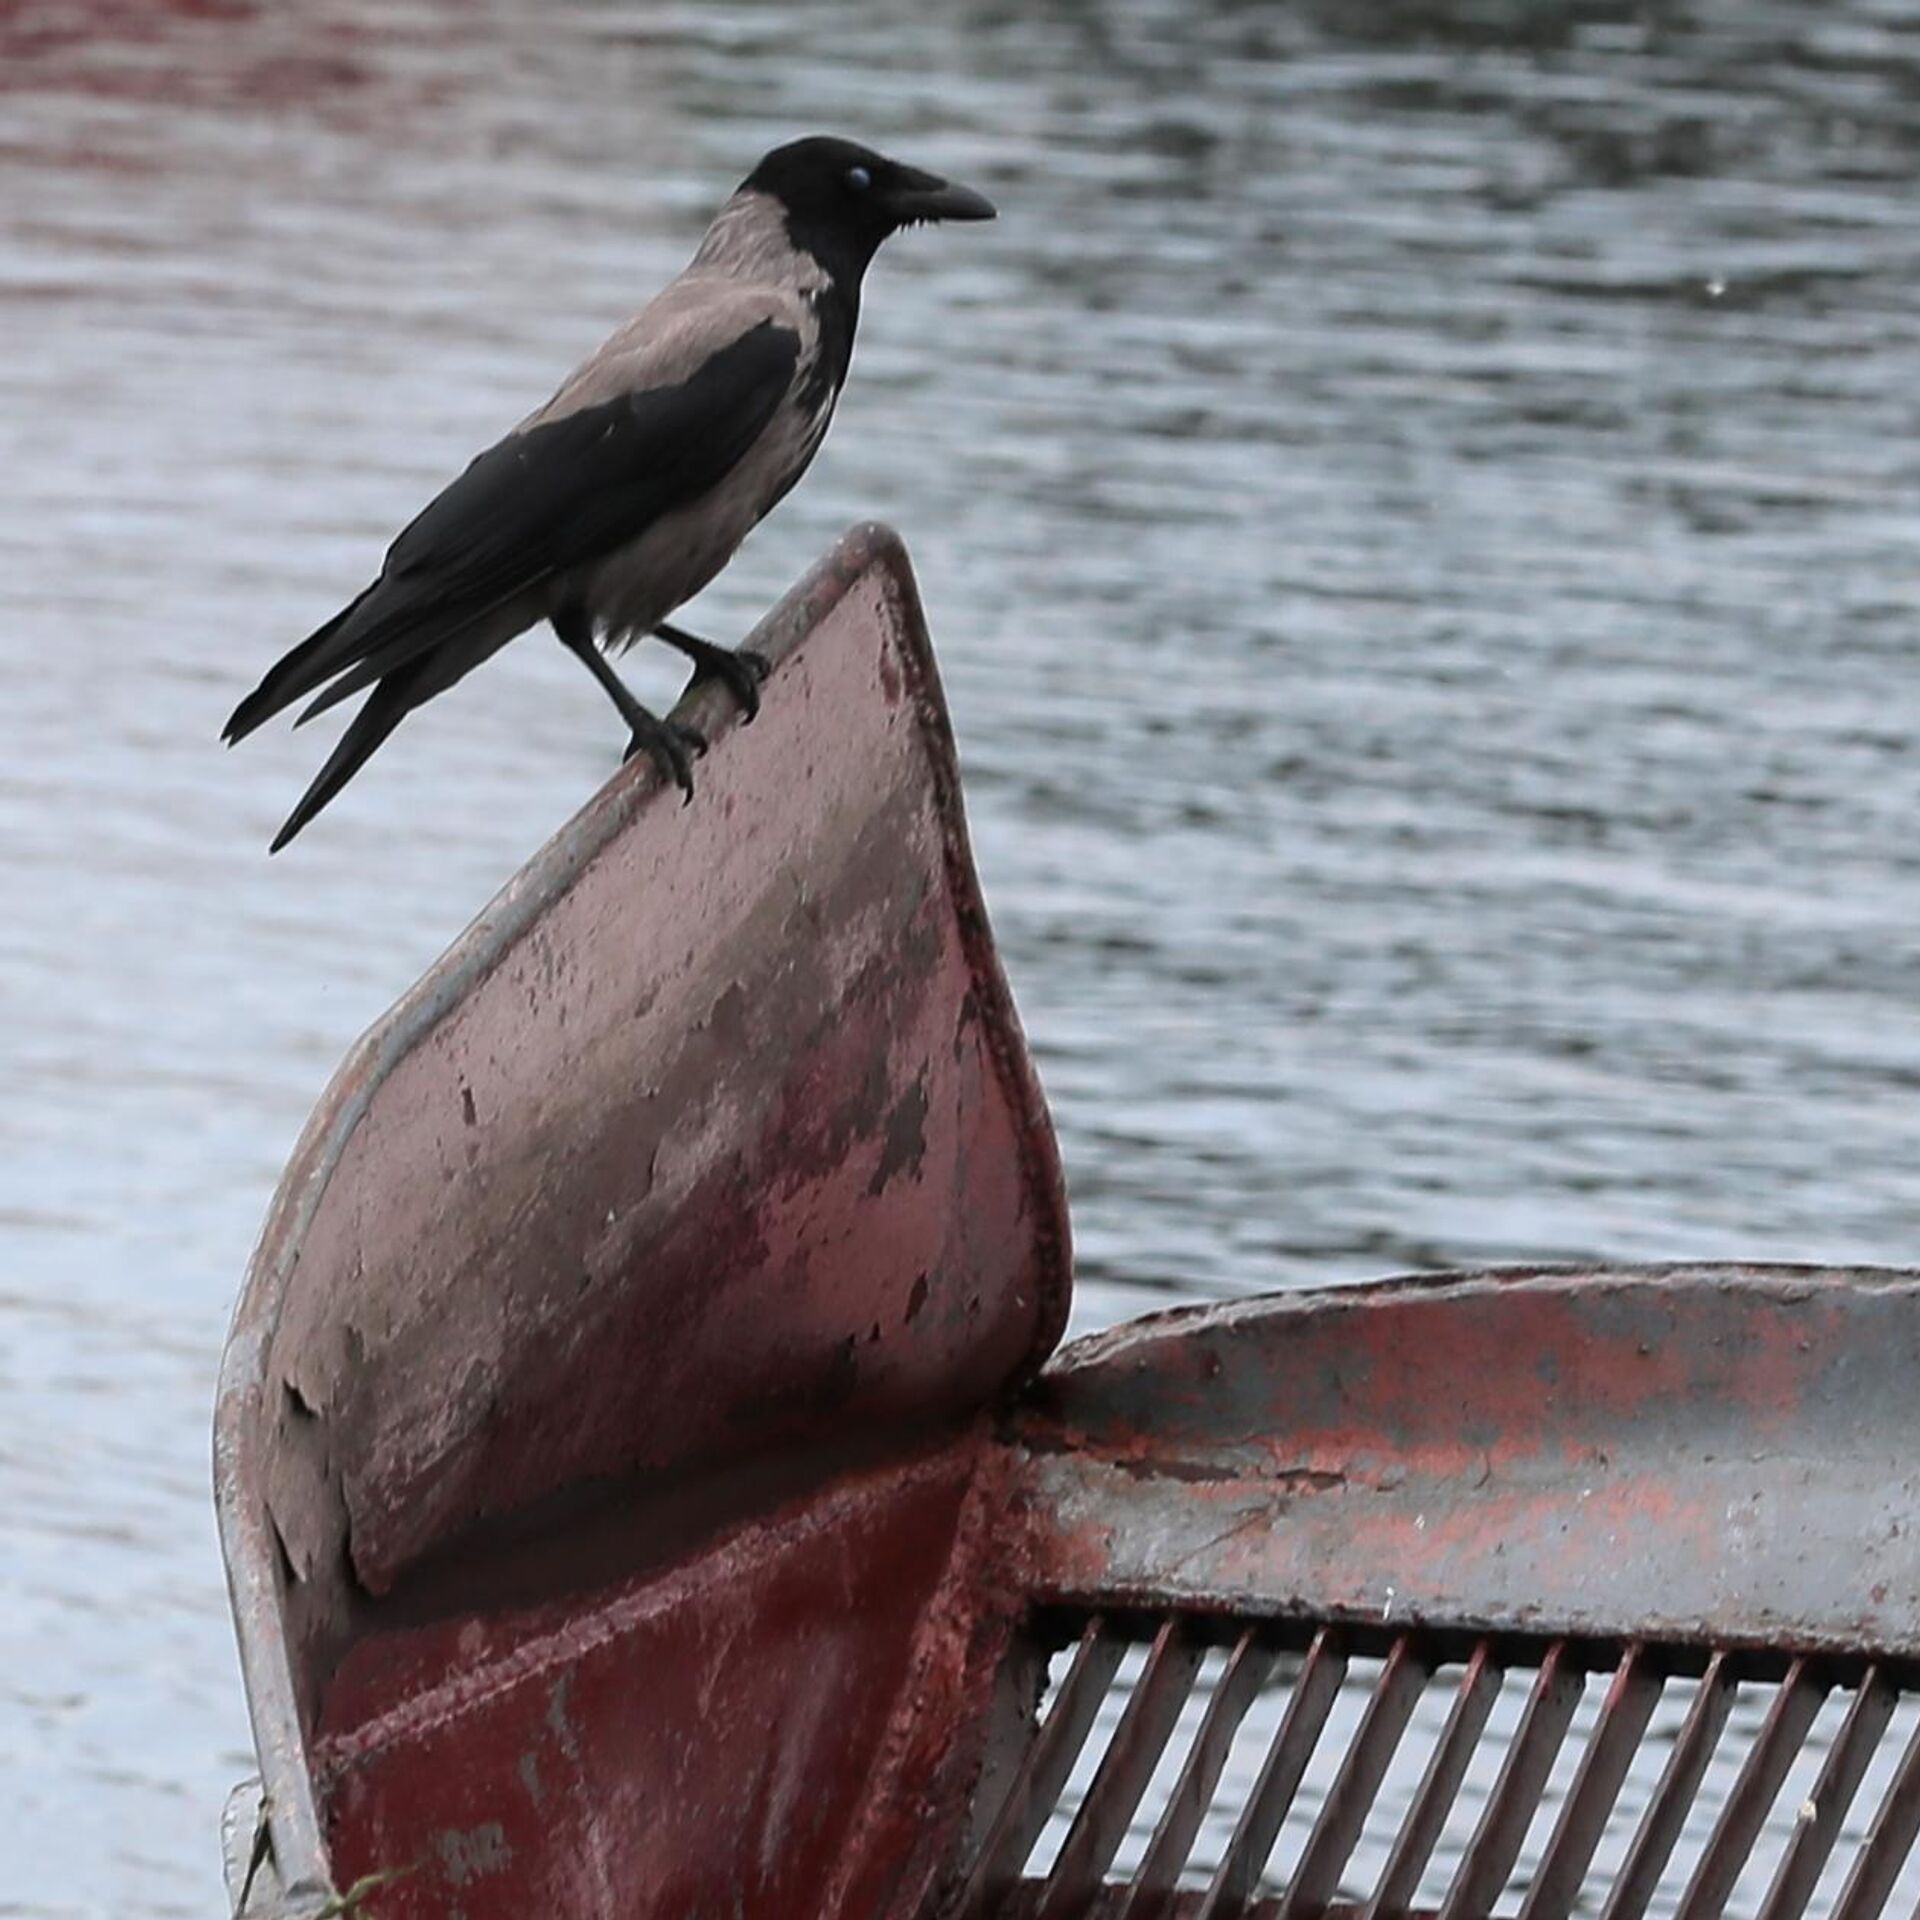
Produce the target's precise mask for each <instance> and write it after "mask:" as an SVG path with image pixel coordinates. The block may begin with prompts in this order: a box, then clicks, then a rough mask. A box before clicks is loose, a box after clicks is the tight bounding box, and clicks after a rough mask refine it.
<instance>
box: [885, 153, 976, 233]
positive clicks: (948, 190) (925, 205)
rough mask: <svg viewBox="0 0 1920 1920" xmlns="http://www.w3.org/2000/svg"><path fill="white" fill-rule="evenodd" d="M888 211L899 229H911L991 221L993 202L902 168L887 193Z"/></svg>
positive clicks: (933, 175) (935, 177)
mask: <svg viewBox="0 0 1920 1920" xmlns="http://www.w3.org/2000/svg"><path fill="white" fill-rule="evenodd" d="M887 211H888V212H889V213H890V214H892V215H893V217H894V219H895V220H896V221H897V222H898V223H899V224H900V225H901V226H903V227H910V226H914V225H917V224H918V223H919V222H920V221H922V220H991V219H992V218H993V202H992V201H991V200H989V199H988V198H987V197H986V195H985V194H983V193H975V192H974V190H973V189H972V188H971V187H961V186H956V185H955V184H954V183H953V182H952V181H951V180H942V179H941V178H940V176H939V175H938V174H937V173H921V172H920V171H918V169H916V168H911V167H902V168H901V169H900V175H899V178H898V179H896V180H895V181H894V183H893V185H892V186H891V187H890V188H889V189H888V191H887Z"/></svg>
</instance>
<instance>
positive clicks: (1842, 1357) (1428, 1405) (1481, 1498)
mask: <svg viewBox="0 0 1920 1920" xmlns="http://www.w3.org/2000/svg"><path fill="white" fill-rule="evenodd" d="M1916 1379H1920V1278H1917V1277H1916V1276H1915V1275H1913V1274H1910V1273H1875V1274H1846V1273H1822V1272H1818V1271H1813V1270H1804V1269H1794V1268H1757V1267H1756V1268H1707V1269H1701V1268H1669V1269H1645V1270H1631V1269H1629V1270H1617V1271H1611V1272H1606V1273H1599V1274H1577V1273H1518V1274H1508V1275H1493V1276H1454V1275H1448V1276H1437V1277H1434V1278H1432V1279H1419V1280H1410V1281H1397V1282H1389V1283H1384V1284H1382V1285H1379V1286H1374V1287H1362V1288H1350V1289H1341V1290H1338V1291H1335V1292H1331V1293H1323V1294H1313V1295H1293V1296H1288V1297H1284V1298H1276V1299H1268V1300H1260V1301H1252V1302H1247V1303H1243V1304H1236V1305H1233V1306H1226V1307H1217V1308H1205V1309H1196V1310H1192V1311H1187V1312H1181V1313H1174V1314H1165V1315H1157V1316H1154V1317H1153V1318H1150V1319H1147V1320H1144V1321H1140V1322H1136V1323H1134V1324H1133V1325H1131V1326H1128V1327H1123V1328H1119V1329H1116V1330H1115V1331H1114V1332H1113V1333H1111V1334H1107V1335H1101V1336H1097V1337H1096V1338H1094V1339H1092V1340H1090V1341H1083V1342H1080V1343H1079V1344H1077V1345H1076V1346H1075V1347H1074V1348H1072V1349H1071V1350H1069V1352H1067V1353H1066V1354H1064V1355H1062V1356H1061V1359H1060V1361H1059V1362H1058V1363H1057V1365H1056V1366H1055V1367H1054V1368H1052V1369H1050V1370H1049V1372H1048V1374H1047V1375H1046V1377H1045V1379H1044V1380H1043V1381H1042V1382H1041V1383H1040V1385H1039V1386H1038V1387H1037V1388H1036V1390H1035V1393H1034V1395H1033V1398H1032V1403H1031V1411H1030V1413H1029V1414H1028V1416H1027V1417H1026V1418H1025V1420H1024V1421H1023V1424H1022V1426H1021V1429H1020V1436H1021V1438H1022V1440H1023V1441H1024V1443H1025V1444H1026V1446H1027V1447H1028V1449H1029V1450H1030V1456H1031V1468H1030V1478H1031V1482H1032V1486H1033V1490H1034V1496H1035V1499H1036V1501H1037V1502H1038V1503H1039V1504H1040V1506H1041V1507H1042V1509H1043V1510H1044V1511H1045V1512H1046V1514H1047V1515H1048V1517H1049V1526H1050V1528H1051V1533H1050V1535H1049V1536H1048V1538H1049V1546H1048V1551H1047V1553H1046V1556H1045V1557H1044V1559H1043V1560H1042V1562H1041V1563H1040V1564H1039V1565H1037V1566H1036V1567H1035V1568H1034V1570H1033V1578H1034V1584H1035V1587H1036V1590H1037V1591H1038V1592H1039V1593H1041V1594H1042V1595H1045V1596H1048V1597H1058V1598H1062V1599H1072V1598H1075V1597H1076V1596H1082V1595H1084V1596H1089V1597H1091V1598H1094V1599H1098V1598H1100V1597H1102V1596H1111V1595H1115V1594H1128V1593H1135V1592H1137V1593H1141V1594H1147V1595H1153V1596H1156V1597H1157V1598H1159V1599H1162V1600H1164V1601H1166V1602H1168V1603H1173V1602H1179V1603H1182V1604H1191V1605H1207V1606H1217V1607H1221V1608H1226V1609H1229V1610H1231V1609H1236V1608H1245V1609H1250V1610H1252V1611H1254V1612H1266V1611H1274V1610H1278V1611H1292V1612H1295V1613H1298V1614H1301V1615H1305V1616H1309V1617H1320V1616H1324V1617H1328V1618H1357V1619H1364V1620H1369V1621H1382V1620H1384V1621H1387V1622H1389V1623H1392V1622H1397V1621H1402V1620H1411V1621H1423V1620H1424V1621H1444V1622H1448V1623H1451V1624H1454V1625H1456V1626H1458V1627H1462V1628H1468V1627H1471V1628H1474V1629H1478V1630H1498V1629H1502V1628H1513V1629H1518V1630H1521V1631H1526V1632H1530V1633H1554V1632H1563V1633H1568V1634H1584V1635H1589V1636H1613V1637H1616V1638H1619V1639H1623V1640H1625V1639H1633V1638H1653V1639H1667V1640H1675V1641H1685V1640H1690V1639H1691V1640H1696V1641H1699V1642H1700V1643H1702V1644H1725V1643H1729V1642H1751V1643H1756V1644H1763V1645H1773V1644H1780V1645H1784V1646H1787V1647H1790V1648H1794V1649H1801V1650H1807V1651H1812V1650H1816V1649H1819V1648H1822V1647H1828V1648H1833V1649H1836V1650H1842V1651H1853V1650H1856V1649H1861V1648H1865V1649H1875V1648H1885V1649H1887V1650H1889V1651H1903V1650H1909V1649H1912V1648H1913V1647H1915V1646H1916V1645H1917V1644H1920V1527H1916V1526H1915V1525H1913V1524H1912V1521H1913V1516H1914V1515H1915V1513H1916V1512H1917V1511H1920V1448H1917V1447H1916V1446H1915V1414H1914V1404H1915V1403H1914V1398H1913V1382H1914V1381H1915V1380H1916Z"/></svg>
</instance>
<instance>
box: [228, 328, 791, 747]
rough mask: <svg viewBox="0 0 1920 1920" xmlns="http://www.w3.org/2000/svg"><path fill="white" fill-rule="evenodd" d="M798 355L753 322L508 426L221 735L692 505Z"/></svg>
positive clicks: (336, 690) (745, 440) (753, 426)
mask: <svg viewBox="0 0 1920 1920" xmlns="http://www.w3.org/2000/svg"><path fill="white" fill-rule="evenodd" d="M799 356H800V340H799V336H798V335H797V334H796V333H795V332H794V331H793V330H792V328H790V327H783V326H781V325H780V324H779V323H778V322H776V321H773V320H764V321H762V322H761V323H760V324H759V325H758V326H756V327H753V328H751V329H750V330H749V331H748V332H746V333H744V334H742V335H741V336H740V337H739V338H738V339H737V340H734V341H732V342H731V343H730V344H728V345H727V346H725V347H723V348H721V349H720V351H719V352H718V353H716V354H714V355H713V356H712V358H711V359H709V360H707V361H706V362H705V363H704V364H703V365H702V366H701V367H700V368H699V370H698V371H697V372H695V373H694V374H692V375H691V376H690V377H689V378H687V379H686V380H684V381H682V382H681V383H680V384H679V385H678V386H672V387H653V388H648V389H646V390H645V391H642V392H639V393H631V394H624V395H622V396H621V397H620V398H618V399H615V400H609V401H605V402H603V403H602V404H600V405H598V406H593V407H583V408H582V409H581V410H580V411H579V412H578V413H571V414H568V415H567V416H566V417H565V418H564V419H560V420H554V421H549V422H548V423H546V424H545V425H542V426H537V427H530V428H528V429H526V430H525V431H524V432H521V433H516V434H510V435H509V436H508V437H507V438H506V439H504V440H502V441H501V442H500V443H499V444H498V445H497V446H494V447H491V448H489V449H488V450H487V451H486V452H485V453H483V454H481V455H480V456H479V458H478V459H476V460H475V461H474V462H473V463H472V464H471V465H470V466H469V467H468V468H467V470H466V472H465V473H463V474H462V475H461V476H460V477H459V479H457V480H455V481H454V482H453V483H452V485H450V486H449V487H448V488H447V489H446V490H445V491H444V492H443V493H442V494H440V496H439V497H438V498H437V499H436V500H434V501H433V503H432V504H431V505H430V506H428V507H427V508H426V510H425V511H424V512H423V513H421V514H420V515H419V517H418V518H417V519H415V520H414V521H413V522H412V524H411V525H410V526H408V527H407V528H406V530H405V531H404V532H403V533H402V534H401V535H400V537H399V538H398V539H397V540H395V541H394V543H393V545H392V546H391V547H389V548H388V550H387V558H386V564H385V565H384V566H383V567H382V568H381V571H380V577H379V579H378V580H376V581H375V582H374V583H373V585H372V586H370V587H369V588H367V590H366V591H365V592H364V593H362V594H361V595H360V597H359V598H358V599H357V600H355V601H354V602H353V603H352V604H351V605H350V606H348V607H346V608H345V609H343V610H342V611H341V612H340V613H338V614H336V615H335V616H334V618H333V619H332V620H330V621H328V622H327V624H326V625H325V626H324V627H321V628H320V629H319V631H318V632H316V633H314V634H313V635H311V636H310V637H309V638H308V639H306V640H305V641H303V642H302V643H301V644H300V645H299V646H297V647H295V648H294V649H293V651H292V652H290V653H289V654H287V655H286V656H285V658H284V659H282V660H280V661H279V662H278V663H277V664H276V665H275V666H274V667H273V669H272V671H271V672H269V673H268V674H267V676H266V678H265V679H263V680H262V681H261V683H260V685H259V686H258V687H257V688H256V689H255V690H254V691H253V692H252V693H251V694H249V695H248V696H247V698H246V699H245V700H243V701H241V703H240V705H239V706H238V707H236V708H235V709H234V712H233V717H232V718H231V719H230V720H229V721H228V722H227V726H226V733H225V738H226V739H227V740H228V741H229V742H232V741H235V740H239V739H242V738H244V737H245V736H246V735H247V734H249V733H251V732H252V731H253V730H254V728H255V727H257V726H259V725H260V724H261V722H262V721H265V720H269V719H271V718H272V717H273V715H275V714H276V713H279V712H280V711H281V710H282V709H283V708H285V707H288V706H291V705H292V704H293V702H294V701H296V700H298V699H300V698H301V697H302V696H303V695H305V694H309V693H312V692H313V691H314V690H315V689H316V688H317V687H320V686H323V685H325V683H326V682H328V681H330V680H335V679H336V676H342V677H341V678H340V679H339V680H338V682H337V684H336V685H335V686H333V687H329V688H328V691H327V694H326V696H325V698H324V701H323V702H322V703H321V704H324V705H327V706H331V705H332V704H333V702H334V700H335V699H337V698H340V699H343V698H345V697H346V696H347V695H348V694H350V693H352V692H355V691H357V690H358V689H359V688H360V687H363V686H366V685H369V684H371V682H373V681H374V680H377V679H379V678H380V676H381V675H382V674H385V673H391V672H392V671H393V670H394V669H395V668H397V667H400V666H403V665H405V664H406V663H407V662H408V661H410V660H413V659H416V658H418V657H419V656H420V655H421V654H423V653H425V652H427V651H428V650H430V649H431V648H434V647H437V646H440V645H442V644H443V643H445V642H447V641H449V640H453V639H456V638H457V637H458V636H459V635H460V634H461V633H462V632H463V631H464V630H465V629H466V628H467V627H469V626H471V625H472V624H473V623H474V622H475V621H476V620H479V619H481V618H482V617H484V616H485V615H486V614H487V613H489V612H491V611H492V610H493V609H494V608H496V607H498V606H500V605H502V604H503V603H504V602H506V601H508V600H511V599H513V598H514V597H515V596H517V595H519V594H522V593H524V592H526V591H527V590H528V589H530V588H532V587H535V586H537V585H539V583H540V582H541V581H543V580H546V579H548V578H550V577H552V576H553V575H555V574H558V573H564V572H566V571H567V570H568V569H569V568H572V567H576V566H580V565H582V564H584V563H586V562H588V561H591V560H593V559H596V558H597V557H599V556H600V555H602V554H605V553H609V552H611V551H613V550H614V549H615V548H616V547H619V546H622V545H624V544H625V543H626V542H627V541H629V540H632V539H634V538H636V537H637V536H638V535H639V534H641V533H642V532H644V531H645V529H646V528H647V526H648V525H649V524H650V523H651V522H652V521H654V520H656V519H658V518H659V517H660V516H661V515H662V514H663V513H667V512H670V511H672V510H673V509H674V508H675V507H678V506H681V505H684V504H685V503H686V502H688V501H691V500H696V499H698V498H699V497H700V495H701V494H703V493H705V492H707V491H708V490H709V489H710V488H712V487H714V486H716V485H717V484H718V483H719V482H720V481H721V480H722V479H724V478H725V476H726V474H727V472H728V470H729V469H730V468H731V467H732V466H733V465H734V463H735V462H736V461H737V460H739V459H740V458H741V456H742V455H743V454H744V453H745V452H746V451H747V449H748V448H749V447H750V446H752V444H753V443H754V441H755V440H757V439H758V438H759V436H760V434H761V432H762V431H763V430H764V428H765V427H766V425H767V422H768V421H769V420H771V419H772V417H773V414H774V410H775V409H776V408H777V407H778V406H779V404H780V401H781V398H782V397H783V396H784V395H785V393H786V391H787V389H788V387H789V386H790V385H791V384H792V381H793V372H794V368H795V366H796V365H797V364H798V361H799ZM316 710H317V709H316Z"/></svg>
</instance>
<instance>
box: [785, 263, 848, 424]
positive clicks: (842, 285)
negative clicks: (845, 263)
mask: <svg viewBox="0 0 1920 1920" xmlns="http://www.w3.org/2000/svg"><path fill="white" fill-rule="evenodd" d="M815 257H816V258H818V256H817V255H816V256H815ZM821 264H822V265H823V266H826V265H827V263H826V262H825V261H822V262H821ZM807 298H808V303H809V304H810V305H811V306H812V308H813V316H814V321H815V324H816V325H817V326H818V327H819V329H820V345H819V347H818V349H817V350H816V351H815V353H814V356H813V365H812V366H810V367H809V368H808V369H807V374H806V378H805V379H804V380H802V381H801V383H800V388H799V392H798V393H797V394H796V395H795V398H796V399H797V400H798V401H799V403H800V405H801V406H802V407H803V408H805V409H806V411H807V412H808V413H814V412H817V411H818V410H819V409H820V408H821V407H822V406H824V405H825V404H826V403H827V402H828V401H829V400H830V399H831V398H832V397H833V396H834V395H835V394H837V393H838V392H839V391H840V389H841V388H842V387H843V386H844V385H845V384H846V379H847V368H848V366H849V365H850V364H851V363H852V360H853V332H854V328H855V327H856V326H858V325H859V323H860V281H859V278H858V276H857V275H856V276H854V277H853V278H852V279H850V280H849V279H843V278H842V277H841V276H840V275H839V274H837V273H835V272H834V271H833V269H832V267H830V266H828V267H827V284H826V285H825V286H824V287H821V288H820V289H819V290H818V291H817V292H815V293H812V294H809V295H808V296H807Z"/></svg>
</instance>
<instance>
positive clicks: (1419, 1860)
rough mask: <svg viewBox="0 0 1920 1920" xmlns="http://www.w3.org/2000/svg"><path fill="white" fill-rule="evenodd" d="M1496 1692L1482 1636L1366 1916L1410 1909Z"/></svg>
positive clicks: (1383, 1917) (1495, 1673)
mask: <svg viewBox="0 0 1920 1920" xmlns="http://www.w3.org/2000/svg"><path fill="white" fill-rule="evenodd" d="M1499 1691H1500V1668H1499V1666H1498V1664H1497V1663H1496V1661H1495V1660H1494V1657H1493V1650H1492V1648H1491V1647H1489V1646H1488V1645H1487V1643H1486V1642H1485V1641H1484V1640H1482V1641H1481V1642H1480V1644H1479V1645H1478V1646H1476V1647H1475V1648H1474V1650H1473V1652H1472V1654H1471V1655H1470V1656H1469V1658H1468V1660H1467V1664H1466V1666H1465V1668H1464V1669H1463V1671H1462V1672H1461V1675H1460V1684H1459V1691H1458V1692H1457V1693H1456V1694H1455V1696H1454V1700H1453V1706H1452V1709H1451V1711H1450V1712H1449V1713H1448V1715H1447V1720H1446V1725H1445V1726H1444V1727H1443V1728H1442V1730H1441V1734H1440V1738H1439V1740H1438V1741H1437V1742H1435V1744H1434V1749H1433V1752H1432V1754H1431V1756H1430V1757H1429V1758H1428V1761H1427V1765H1426V1769H1425V1771H1424V1772H1423V1773H1422V1774H1421V1776H1420V1785H1419V1786H1418V1787H1417V1788H1416V1789H1415V1791H1414V1796H1413V1804H1412V1805H1411V1807H1409V1808H1408V1810H1407V1817H1406V1820H1405V1822H1404V1823H1403V1824H1402V1826H1401V1828H1400V1831H1399V1833H1398V1834H1396V1835H1395V1836H1394V1841H1393V1846H1392V1849H1391V1851H1390V1852H1389V1853H1388V1855H1387V1863H1386V1866H1385V1867H1384V1868H1383V1869H1382V1871H1381V1875H1380V1883H1379V1885H1378V1886H1377V1887H1375V1889H1374V1892H1373V1897H1372V1899H1370V1900H1369V1901H1368V1902H1367V1907H1366V1916H1365V1920H1389V1917H1390V1916H1393V1915H1398V1914H1403V1913H1409V1912H1411V1911H1412V1909H1413V1903H1414V1895H1415V1894H1416V1892H1417V1891H1418V1889H1419V1886H1420V1879H1421V1876H1422V1875H1423V1874H1424V1873H1425V1872H1426V1870H1427V1862H1428V1861H1429V1860H1431V1859H1432V1858H1433V1850H1434V1847H1435V1846H1436V1844H1437V1843H1438V1842H1439V1839H1440V1833H1441V1829H1442V1828H1443V1827H1444V1826H1445V1824H1446V1819H1447V1815H1448V1813H1449V1812H1450V1811H1451V1810H1452V1808H1453V1804H1454V1801H1455V1800H1456V1798H1457V1797H1458V1795H1459V1792H1460V1782H1461V1779H1462V1777H1463V1776H1464V1775H1465V1773H1466V1770H1467V1762H1468V1761H1469V1760H1471V1759H1472V1758H1473V1750H1474V1748H1475V1747H1476V1746H1478V1745H1479V1742H1480V1735H1481V1733H1482V1731H1483V1730H1484V1729H1485V1727H1486V1724H1487V1715H1488V1714H1489V1713H1490V1712H1491V1711H1492V1709H1493V1702H1494V1696H1495V1695H1496V1694H1497V1693H1498V1692H1499Z"/></svg>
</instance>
